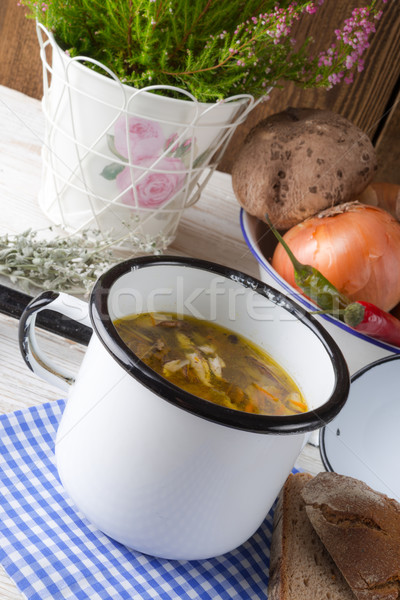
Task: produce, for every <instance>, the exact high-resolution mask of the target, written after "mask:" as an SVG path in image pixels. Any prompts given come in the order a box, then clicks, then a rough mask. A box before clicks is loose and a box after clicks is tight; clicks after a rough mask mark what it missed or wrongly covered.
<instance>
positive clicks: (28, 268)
mask: <svg viewBox="0 0 400 600" xmlns="http://www.w3.org/2000/svg"><path fill="white" fill-rule="evenodd" d="M49 231H52V229H51V228H49ZM40 233H42V232H40ZM100 235H101V234H100V232H93V231H91V232H90V235H89V231H83V232H82V233H81V234H79V235H74V236H66V237H54V238H53V239H43V238H42V237H41V236H39V232H38V231H34V230H32V229H27V230H26V231H24V232H23V233H20V234H16V235H9V234H6V235H3V236H0V275H3V276H5V277H7V278H9V279H10V281H11V282H12V283H14V284H16V283H18V285H19V287H21V288H22V289H24V290H25V291H27V292H30V291H31V286H34V287H36V288H40V289H51V290H54V291H68V292H69V293H72V294H81V295H87V294H88V293H90V290H91V288H92V286H93V283H94V282H95V281H96V279H97V278H98V276H99V275H100V274H101V273H102V272H104V271H105V270H106V269H108V268H109V267H110V266H111V265H112V264H115V263H116V262H119V260H121V259H118V258H116V257H115V256H114V255H113V252H112V247H113V245H114V242H113V241H111V240H107V239H105V238H104V237H103V236H102V237H101V239H100Z"/></svg>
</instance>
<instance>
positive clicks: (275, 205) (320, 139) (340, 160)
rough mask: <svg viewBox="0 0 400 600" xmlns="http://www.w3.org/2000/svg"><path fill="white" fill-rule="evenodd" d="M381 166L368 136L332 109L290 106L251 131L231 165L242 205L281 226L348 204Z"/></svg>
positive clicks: (294, 223) (284, 226)
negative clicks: (337, 205) (266, 214)
mask: <svg viewBox="0 0 400 600" xmlns="http://www.w3.org/2000/svg"><path fill="white" fill-rule="evenodd" d="M376 168H377V161H376V155H375V150H374V147H373V146H372V143H371V140H370V139H369V137H368V136H367V135H366V134H365V133H364V132H363V131H361V129H359V128H358V127H356V126H355V125H353V124H352V123H350V121H348V120H347V119H345V118H344V117H342V116H340V115H338V114H336V113H333V112H331V111H327V110H318V109H313V108H287V109H286V110H285V111H283V112H281V113H278V114H275V115H271V116H270V117H268V118H267V119H264V120H263V121H260V123H258V124H257V125H256V126H255V127H254V128H253V129H252V130H251V131H250V133H249V134H248V136H247V137H246V139H245V141H244V143H243V146H242V148H241V150H240V152H239V155H238V157H237V159H236V161H235V163H234V165H233V168H232V185H233V190H234V192H235V195H236V198H237V200H238V202H239V204H240V205H241V206H242V207H243V208H244V209H245V210H246V211H247V212H248V213H250V214H251V215H254V216H256V217H258V218H259V219H261V220H265V219H264V216H265V213H268V215H269V218H270V219H271V221H272V222H273V223H274V225H275V226H276V227H277V228H278V229H289V228H290V227H293V225H296V224H297V223H299V222H300V221H303V220H304V219H306V218H307V217H309V216H312V215H314V214H316V213H318V212H320V211H321V210H323V209H325V208H328V207H330V206H333V205H335V204H340V203H342V202H348V201H350V200H352V199H354V198H356V197H357V195H358V194H360V193H361V192H362V191H363V190H364V189H365V188H366V187H367V185H368V184H369V183H370V181H371V179H372V177H373V175H374V172H375V171H376Z"/></svg>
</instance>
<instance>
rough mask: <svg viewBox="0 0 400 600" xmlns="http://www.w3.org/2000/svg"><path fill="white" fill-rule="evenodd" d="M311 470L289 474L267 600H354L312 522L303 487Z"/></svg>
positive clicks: (281, 501) (277, 515)
mask: <svg viewBox="0 0 400 600" xmlns="http://www.w3.org/2000/svg"><path fill="white" fill-rule="evenodd" d="M311 480H312V476H311V475H310V474H308V473H297V474H296V475H289V477H288V479H287V481H286V483H285V485H284V486H283V488H282V491H281V493H280V495H279V498H278V502H277V505H276V508H275V513H274V530H273V534H272V541H271V551H270V572H269V586H268V600H328V599H329V598H330V599H331V600H355V596H354V594H353V593H352V591H351V590H350V588H349V587H348V585H347V583H346V582H345V581H344V579H343V577H342V575H341V573H340V571H339V569H338V568H337V567H336V565H335V563H334V562H333V560H332V559H331V557H330V556H329V554H328V552H327V551H326V549H325V548H324V546H323V544H322V543H321V541H320V539H319V537H318V535H317V534H316V533H315V531H314V529H313V527H312V525H311V523H310V522H309V520H308V518H307V515H306V512H305V505H304V501H303V500H302V497H301V490H302V489H303V488H304V486H305V485H306V484H307V483H308V482H310V481H311Z"/></svg>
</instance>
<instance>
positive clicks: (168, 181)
mask: <svg viewBox="0 0 400 600" xmlns="http://www.w3.org/2000/svg"><path fill="white" fill-rule="evenodd" d="M155 160H156V157H153V158H146V159H143V160H141V161H139V162H138V163H137V168H135V167H134V168H132V169H130V168H129V167H126V168H125V169H124V170H123V171H122V172H121V173H119V175H117V179H116V183H117V186H118V189H119V190H120V191H121V192H122V191H124V190H126V192H125V194H124V195H123V196H122V198H121V201H122V202H123V203H124V204H128V205H130V206H136V201H137V204H138V206H139V207H141V208H158V207H159V206H162V205H163V204H165V203H166V202H168V200H170V199H171V198H172V197H173V196H174V195H175V194H176V193H177V192H178V191H179V190H180V189H181V188H182V186H183V184H184V181H185V165H184V163H183V162H182V161H181V160H180V159H179V158H170V157H165V158H161V159H160V160H159V161H158V163H157V164H156V166H154V167H152V168H151V166H152V164H153V163H154V162H155ZM161 171H163V172H161ZM133 186H135V190H136V200H135V194H134V191H133V189H132V188H133Z"/></svg>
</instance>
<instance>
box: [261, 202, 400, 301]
mask: <svg viewBox="0 0 400 600" xmlns="http://www.w3.org/2000/svg"><path fill="white" fill-rule="evenodd" d="M283 237H284V239H285V241H286V243H287V244H288V245H289V247H290V248H291V250H292V252H293V253H294V255H295V256H296V258H297V259H298V260H299V261H300V262H302V263H305V264H309V265H312V266H313V267H315V268H316V269H318V270H319V271H321V273H322V274H323V275H324V276H325V277H326V278H327V279H328V280H329V281H330V282H331V283H332V284H333V285H334V286H335V287H336V288H337V289H338V290H339V291H340V292H342V293H343V294H345V295H346V296H348V298H350V299H351V300H364V301H365V302H371V303H372V304H375V305H376V306H378V307H379V308H381V309H382V310H385V311H389V310H391V309H392V308H393V307H394V306H396V304H398V302H400V223H399V222H398V221H396V219H394V218H393V217H392V216H391V215H389V213H387V212H386V211H385V210H383V209H381V208H377V207H373V206H367V205H365V204H361V203H360V202H347V203H346V204H341V205H338V206H335V207H333V208H332V209H328V210H324V211H322V212H321V213H319V214H318V215H316V216H315V217H310V218H309V219H306V220H305V221H303V222H302V223H299V224H298V225H295V226H294V227H292V228H291V229H289V231H287V232H286V233H285V235H284V236H283ZM272 266H273V268H274V269H275V270H276V271H277V273H278V274H279V275H280V276H281V277H283V279H285V280H286V281H287V282H288V283H290V284H291V285H292V286H293V287H295V288H297V289H299V288H298V287H297V286H296V284H295V281H294V270H293V266H292V264H291V262H290V260H289V257H288V255H287V254H286V252H285V250H284V248H283V246H282V245H281V244H278V246H277V247H276V250H275V252H274V255H273V258H272ZM300 291H301V290H300Z"/></svg>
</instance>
